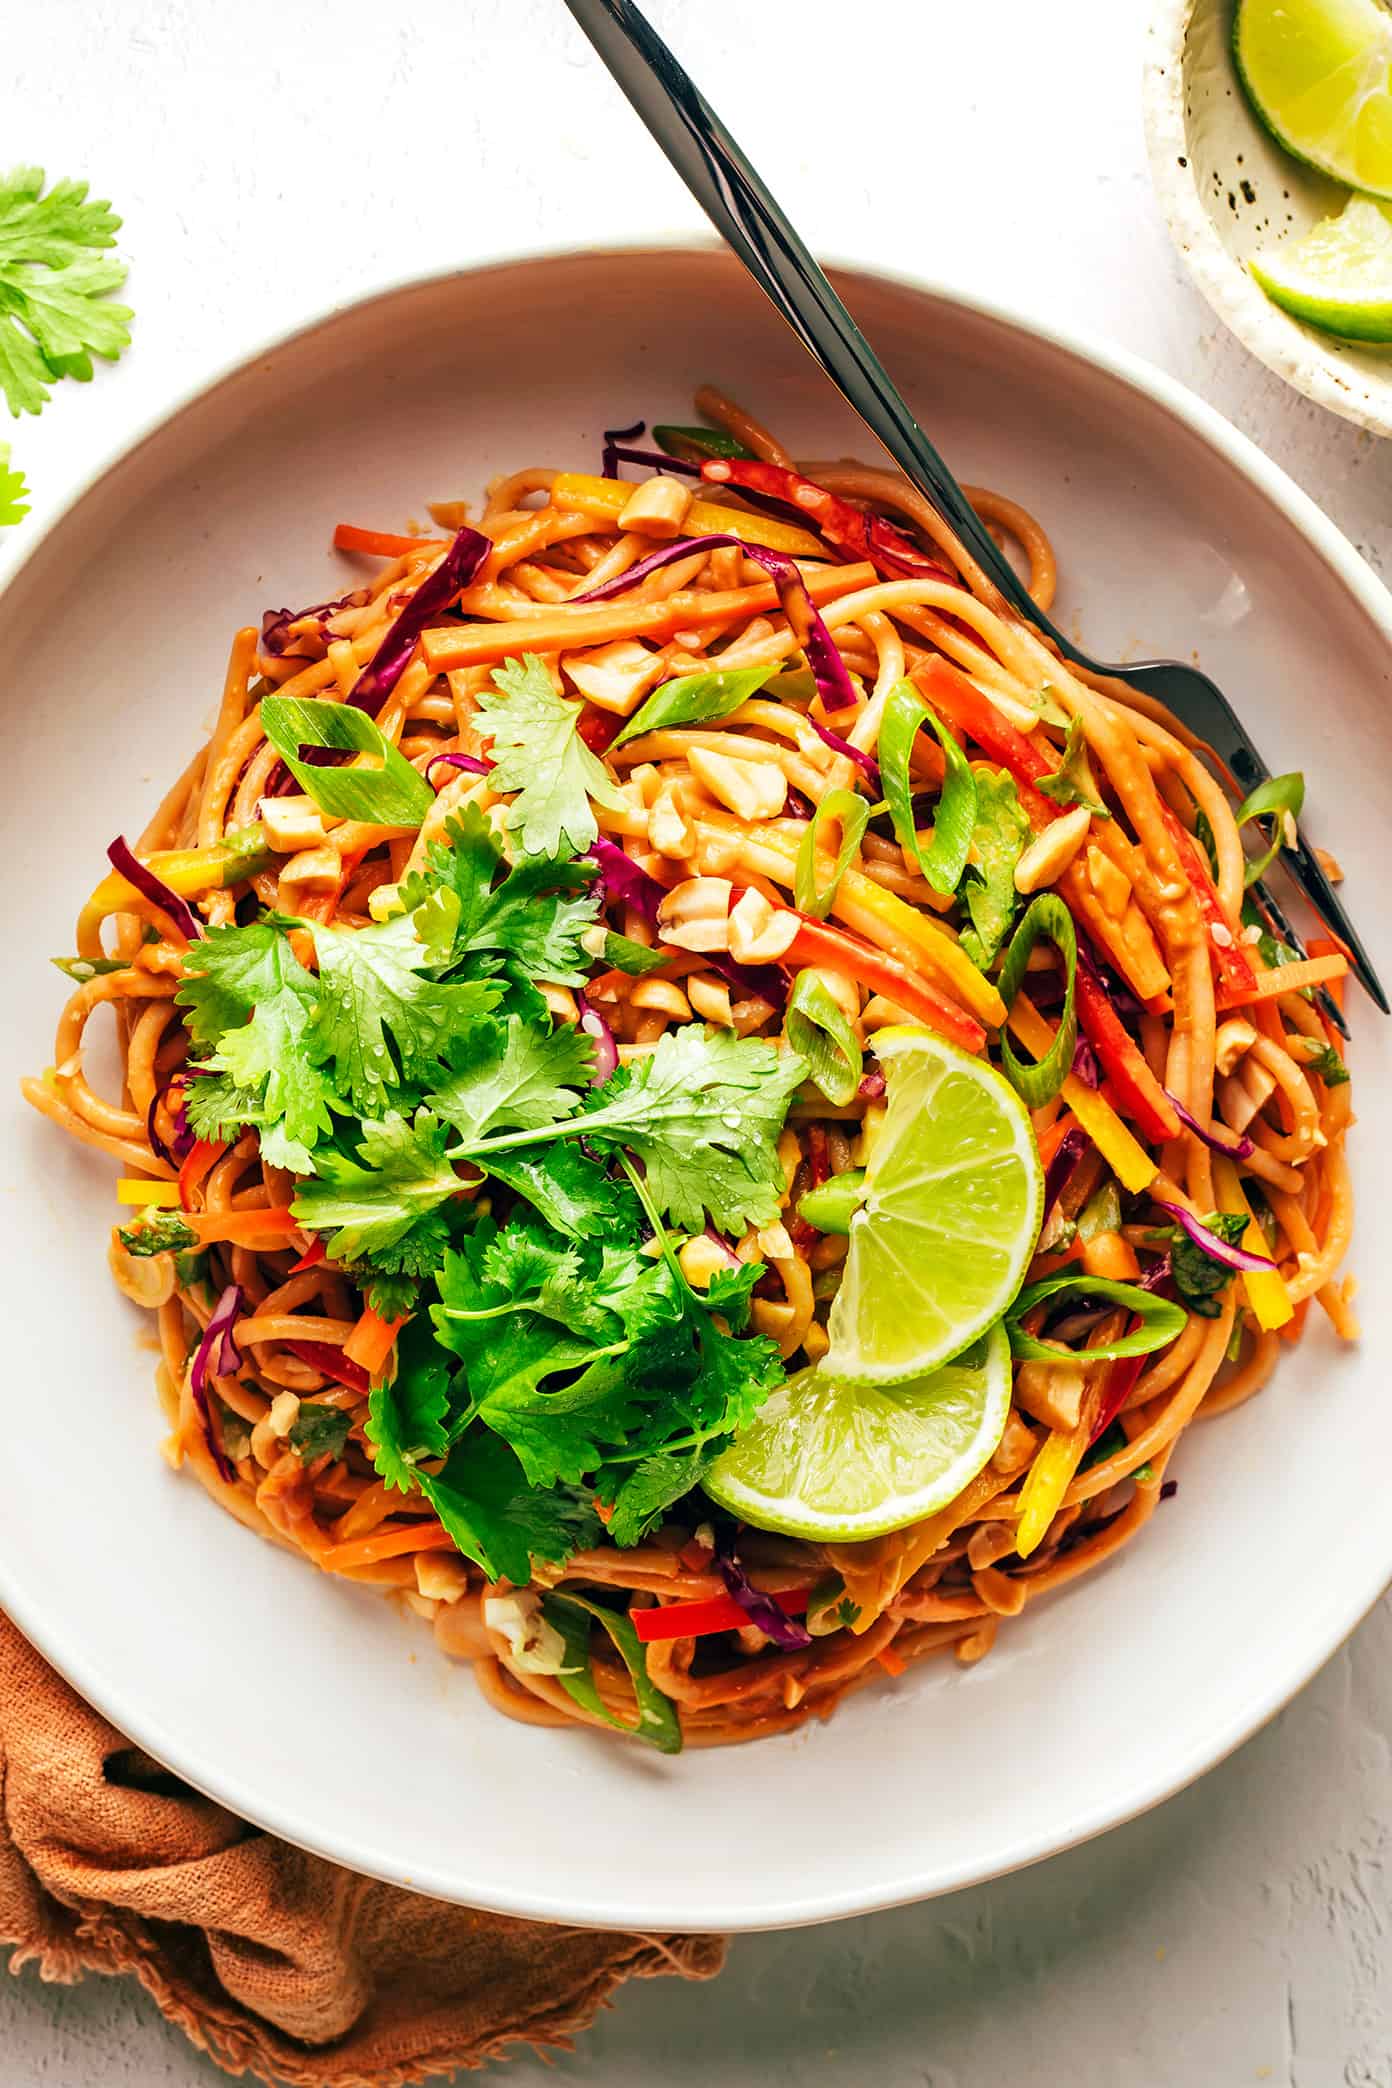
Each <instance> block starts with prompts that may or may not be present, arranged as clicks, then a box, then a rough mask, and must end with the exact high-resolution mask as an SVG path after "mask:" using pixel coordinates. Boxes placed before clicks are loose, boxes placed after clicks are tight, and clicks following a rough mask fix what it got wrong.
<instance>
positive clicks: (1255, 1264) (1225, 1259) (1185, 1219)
mask: <svg viewBox="0 0 1392 2088" xmlns="http://www.w3.org/2000/svg"><path fill="white" fill-rule="evenodd" d="M1155 1202H1156V1205H1157V1207H1158V1208H1159V1209H1160V1210H1162V1211H1168V1213H1169V1215H1170V1217H1171V1218H1173V1219H1174V1222H1175V1224H1176V1225H1177V1226H1179V1228H1180V1230H1181V1231H1182V1232H1186V1233H1187V1234H1188V1235H1189V1238H1190V1239H1191V1240H1192V1241H1193V1243H1194V1245H1195V1246H1196V1247H1198V1248H1199V1249H1200V1250H1201V1251H1202V1252H1203V1253H1204V1254H1206V1255H1207V1256H1208V1258H1209V1260H1210V1261H1216V1262H1222V1263H1223V1265H1224V1267H1225V1268H1229V1269H1248V1270H1268V1271H1269V1270H1273V1269H1274V1268H1275V1267H1276V1264H1275V1262H1274V1261H1272V1260H1271V1259H1270V1257H1269V1256H1268V1255H1265V1254H1252V1253H1250V1252H1249V1251H1248V1249H1247V1248H1245V1247H1233V1246H1230V1245H1229V1243H1228V1242H1227V1241H1226V1240H1224V1239H1221V1238H1220V1237H1219V1235H1218V1234H1217V1233H1215V1232H1210V1231H1209V1229H1208V1227H1207V1226H1206V1225H1205V1224H1204V1223H1203V1221H1202V1220H1201V1219H1198V1218H1196V1217H1195V1216H1194V1214H1193V1212H1192V1211H1186V1210H1185V1208H1184V1206H1183V1204H1177V1203H1166V1202H1165V1200H1164V1198H1163V1197H1159V1196H1157V1197H1156V1199H1155Z"/></svg>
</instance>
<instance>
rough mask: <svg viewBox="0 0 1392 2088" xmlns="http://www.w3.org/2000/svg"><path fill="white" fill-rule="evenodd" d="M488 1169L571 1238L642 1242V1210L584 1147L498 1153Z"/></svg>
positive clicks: (559, 1145)
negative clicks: (640, 1224) (584, 1150)
mask: <svg viewBox="0 0 1392 2088" xmlns="http://www.w3.org/2000/svg"><path fill="white" fill-rule="evenodd" d="M488 1171H489V1173H490V1174H491V1175H492V1176H493V1178H494V1180H495V1181H499V1182H501V1183H502V1184H503V1186H504V1187H505V1188H508V1189H511V1190H512V1191H513V1192H514V1194H515V1195H517V1196H524V1197H525V1198H526V1199H527V1202H528V1203H530V1204H532V1205H534V1206H535V1208H536V1209H537V1210H538V1211H540V1213H541V1215H542V1217H543V1218H544V1219H545V1220H546V1222H547V1224H548V1225H554V1226H555V1228H556V1230H557V1231H558V1232H562V1233H564V1234H565V1235H566V1237H567V1239H571V1240H593V1239H597V1238H599V1237H600V1236H601V1235H603V1236H605V1237H607V1238H609V1239H611V1240H636V1239H637V1237H638V1229H639V1223H640V1219H641V1215H642V1214H641V1212H640V1210H639V1206H638V1199H637V1197H636V1196H635V1195H634V1194H633V1191H632V1190H631V1189H630V1188H629V1186H628V1183H627V1182H623V1181H618V1182H614V1181H611V1180H610V1179H609V1177H608V1175H607V1174H606V1173H605V1171H604V1168H603V1167H602V1166H601V1165H600V1163H599V1162H598V1161H597V1160H591V1159H590V1158H589V1157H588V1155H587V1154H585V1153H583V1152H582V1151H581V1149H580V1147H579V1145H578V1144H575V1143H570V1142H567V1143H562V1142H560V1141H559V1140H558V1141H557V1143H556V1144H555V1145H550V1146H543V1147H541V1148H540V1149H539V1150H538V1151H537V1152H535V1153H528V1152H519V1153H495V1154H494V1155H492V1157H491V1158H490V1160H489V1163H488Z"/></svg>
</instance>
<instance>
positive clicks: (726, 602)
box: [421, 565, 875, 674]
mask: <svg viewBox="0 0 1392 2088" xmlns="http://www.w3.org/2000/svg"><path fill="white" fill-rule="evenodd" d="M803 580H804V584H805V585H806V588H807V592H808V594H809V595H810V596H811V597H812V600H813V601H814V602H818V603H821V602H834V601H837V600H838V599H839V598H840V597H841V596H842V595H846V594H854V593H855V591H856V589H857V588H861V587H870V586H872V585H873V584H874V580H875V568H874V567H873V566H871V565H850V566H827V567H824V568H823V569H822V570H821V571H819V572H815V573H805V574H804V575H803ZM778 606H779V602H778V590H777V588H776V587H775V586H774V584H773V582H772V581H771V580H765V581H762V582H761V583H760V584H759V586H757V587H733V588H730V589H729V590H728V591H726V592H724V593H719V594H717V593H714V592H711V591H707V592H706V593H704V594H699V593H689V592H687V591H685V590H683V591H682V592H681V593H680V594H673V595H668V597H667V599H666V600H665V601H662V602H625V601H620V602H595V603H593V604H590V605H588V606H572V605H570V604H568V603H562V604H561V605H560V606H559V607H558V608H556V609H554V610H543V611H541V612H540V613H539V614H538V615H536V616H528V617H524V618H521V619H520V620H519V621H518V622H516V623H471V624H449V625H437V626H435V627H434V628H432V629H430V630H427V631H423V632H422V633H421V651H422V652H423V653H424V655H425V663H426V665H427V666H428V667H429V668H430V669H431V671H432V673H435V674H438V673H440V671H441V670H442V669H448V668H451V667H477V666H480V665H482V664H484V663H485V662H488V661H491V660H505V659H506V658H507V656H508V654H509V653H523V652H537V653H544V652H559V651H561V650H563V649H564V650H570V649H571V648H573V647H576V646H587V647H588V646H592V645H608V644H609V643H611V641H613V640H614V639H617V638H663V639H666V638H672V637H674V636H675V635H676V633H677V632H678V631H696V630H701V629H702V628H703V627H704V626H705V625H706V624H723V623H743V622H744V621H746V620H747V619H748V618H750V617H754V616H765V615H767V614H768V612H769V611H770V610H773V611H774V612H775V613H776V612H777V610H778Z"/></svg>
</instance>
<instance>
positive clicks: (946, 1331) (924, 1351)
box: [824, 1028, 1044, 1385]
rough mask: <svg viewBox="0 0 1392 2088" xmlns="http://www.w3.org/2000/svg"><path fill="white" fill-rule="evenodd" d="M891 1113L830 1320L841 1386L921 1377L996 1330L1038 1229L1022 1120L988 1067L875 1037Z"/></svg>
mask: <svg viewBox="0 0 1392 2088" xmlns="http://www.w3.org/2000/svg"><path fill="white" fill-rule="evenodd" d="M875 1050H876V1054H877V1056H878V1058H879V1061H880V1064H881V1066H882V1067H883V1068H884V1074H885V1080H886V1084H887V1097H888V1106H887V1110H886V1114H885V1118H884V1122H883V1124H882V1125H881V1127H880V1131H879V1135H878V1137H877V1138H876V1140H875V1144H874V1149H873V1151H872V1152H871V1154H870V1158H869V1160H868V1162H867V1165H866V1171H865V1201H864V1203H863V1204H862V1206H861V1208H860V1210H858V1211H857V1212H856V1214H855V1217H854V1218H853V1219H852V1220H851V1242H850V1248H849V1251H848V1253H847V1256H846V1269H845V1275H844V1276H843V1278H842V1281H841V1288H840V1290H839V1291H838V1292H837V1294H836V1297H835V1299H834V1301H833V1303H832V1308H831V1316H830V1319H829V1320H828V1322H827V1333H828V1335H829V1336H830V1343H831V1345H830V1347H829V1349H828V1351H827V1354H826V1357H825V1359H824V1360H825V1365H826V1368H827V1370H828V1371H829V1372H830V1373H831V1375H832V1376H833V1377H836V1378H840V1379H842V1380H843V1381H844V1382H846V1383H848V1384H859V1385H893V1384H898V1383H901V1382H902V1381H903V1380H905V1379H907V1378H916V1379H921V1378H923V1377H925V1376H926V1375H927V1373H928V1372H929V1371H931V1370H936V1369H937V1367H938V1365H939V1364H940V1363H945V1362H946V1361H947V1360H948V1358H949V1357H950V1356H955V1355H957V1354H958V1353H959V1352H960V1351H961V1350H962V1349H964V1348H966V1346H967V1344H968V1343H969V1342H972V1341H975V1340H976V1338H977V1336H978V1335H979V1334H984V1333H985V1331H986V1329H987V1328H988V1327H989V1326H992V1325H994V1323H995V1321H996V1320H998V1319H999V1318H1000V1316H1001V1314H1002V1313H1003V1312H1004V1310H1005V1308H1006V1306H1007V1305H1008V1304H1009V1303H1010V1301H1011V1299H1012V1298H1013V1297H1014V1295H1015V1293H1016V1291H1017V1290H1018V1289H1019V1288H1020V1283H1021V1279H1022V1278H1023V1276H1024V1273H1025V1269H1026V1267H1027V1265H1028V1263H1029V1258H1030V1256H1031V1254H1032V1253H1033V1252H1034V1243H1035V1240H1036V1238H1037V1236H1038V1233H1039V1227H1040V1223H1041V1221H1042V1219H1043V1215H1044V1212H1043V1204H1044V1177H1043V1173H1042V1171H1041V1169H1040V1165H1039V1150H1038V1147H1037V1146H1036V1145H1035V1142H1034V1130H1033V1127H1032V1125H1031V1123H1030V1120H1029V1112H1028V1111H1027V1110H1026V1108H1025V1105H1024V1103H1023V1102H1022V1101H1021V1100H1020V1098H1019V1096H1018V1095H1017V1094H1016V1093H1015V1090H1014V1088H1012V1087H1011V1086H1010V1084H1009V1083H1008V1082H1007V1081H1006V1080H1004V1079H1003V1078H1002V1076H1001V1075H1000V1074H999V1073H997V1072H996V1071H995V1069H994V1068H993V1067H992V1066H989V1065H987V1064H986V1062H985V1061H984V1060H983V1059H977V1058H970V1057H969V1056H968V1055H967V1053H966V1052H963V1051H958V1050H957V1048H956V1047H955V1045H951V1044H944V1043H943V1041H942V1039H941V1038H939V1037H935V1036H934V1035H933V1034H932V1033H931V1032H930V1031H928V1030H916V1029H908V1028H904V1029H895V1030H881V1031H880V1033H879V1035H878V1036H877V1037H876V1039H875Z"/></svg>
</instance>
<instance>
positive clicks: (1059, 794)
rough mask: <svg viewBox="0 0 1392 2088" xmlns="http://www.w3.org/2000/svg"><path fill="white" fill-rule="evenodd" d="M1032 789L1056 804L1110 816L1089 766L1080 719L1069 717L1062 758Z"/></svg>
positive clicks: (1105, 816) (1104, 816) (1096, 814)
mask: <svg viewBox="0 0 1392 2088" xmlns="http://www.w3.org/2000/svg"><path fill="white" fill-rule="evenodd" d="M1035 788H1036V789H1037V790H1040V791H1042V792H1043V794H1044V796H1045V797H1046V798H1052V799H1053V801H1054V803H1055V804H1056V805H1086V806H1087V809H1088V811H1089V812H1091V813H1093V814H1094V816H1095V817H1096V818H1098V819H1110V818H1111V816H1112V815H1111V813H1110V812H1109V811H1108V810H1107V807H1106V806H1105V805H1104V804H1103V802H1102V798H1101V795H1100V793H1099V791H1098V788H1097V785H1096V783H1095V782H1094V781H1093V775H1092V770H1091V768H1090V767H1089V765H1088V749H1087V741H1086V739H1085V738H1084V737H1083V725H1082V720H1081V719H1080V718H1070V719H1069V721H1068V737H1067V738H1066V739H1065V741H1064V743H1063V758H1062V760H1061V761H1060V762H1059V765H1058V767H1057V768H1056V769H1055V770H1054V772H1053V774H1052V775H1051V776H1041V777H1040V778H1039V780H1038V782H1037V783H1036V785H1035Z"/></svg>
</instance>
